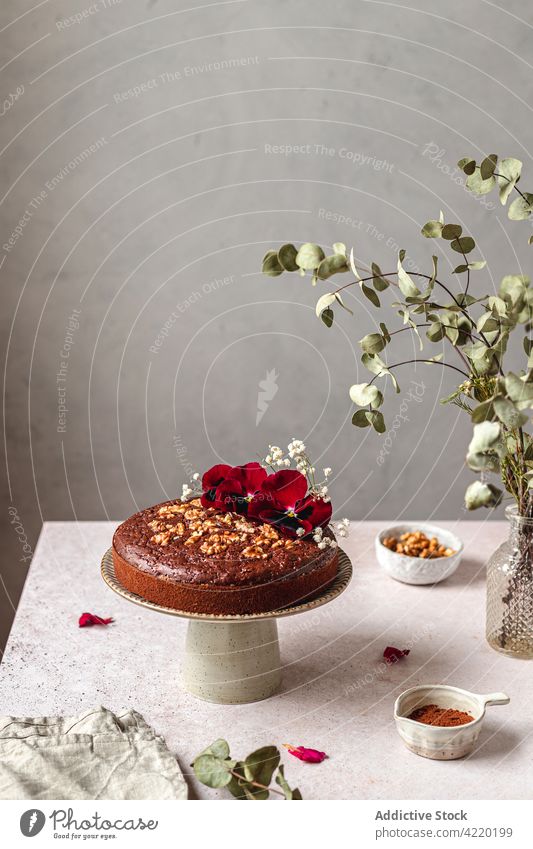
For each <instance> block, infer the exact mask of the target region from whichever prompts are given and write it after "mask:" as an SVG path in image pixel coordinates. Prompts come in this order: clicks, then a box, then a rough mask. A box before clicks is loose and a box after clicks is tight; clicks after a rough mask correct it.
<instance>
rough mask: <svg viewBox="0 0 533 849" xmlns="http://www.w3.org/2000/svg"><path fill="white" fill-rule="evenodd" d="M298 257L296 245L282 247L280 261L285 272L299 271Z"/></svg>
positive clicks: (279, 252) (279, 254) (279, 253)
mask: <svg viewBox="0 0 533 849" xmlns="http://www.w3.org/2000/svg"><path fill="white" fill-rule="evenodd" d="M297 255H298V251H297V250H296V248H295V247H294V245H291V244H286V245H282V246H281V248H280V249H279V251H278V260H279V263H280V265H282V266H283V268H284V269H285V271H298V263H297V262H296V257H297Z"/></svg>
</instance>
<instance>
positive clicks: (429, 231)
mask: <svg viewBox="0 0 533 849" xmlns="http://www.w3.org/2000/svg"><path fill="white" fill-rule="evenodd" d="M420 232H421V233H422V235H423V236H425V237H426V239H438V238H440V236H442V224H441V222H440V221H427V222H426V223H425V224H424V226H423V227H422V230H421V231H420Z"/></svg>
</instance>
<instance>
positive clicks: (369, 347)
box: [359, 333, 385, 354]
mask: <svg viewBox="0 0 533 849" xmlns="http://www.w3.org/2000/svg"><path fill="white" fill-rule="evenodd" d="M359 344H360V346H361V348H362V349H363V351H365V353H367V354H379V352H380V351H382V350H383V348H384V347H385V339H384V338H383V336H382V335H381V333H368V334H367V335H366V336H363V338H362V339H361V340H360V341H359Z"/></svg>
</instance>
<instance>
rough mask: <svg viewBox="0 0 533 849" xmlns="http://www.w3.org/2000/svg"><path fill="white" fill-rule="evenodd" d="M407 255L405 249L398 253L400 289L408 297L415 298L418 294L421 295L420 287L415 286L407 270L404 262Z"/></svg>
mask: <svg viewBox="0 0 533 849" xmlns="http://www.w3.org/2000/svg"><path fill="white" fill-rule="evenodd" d="M404 257H405V251H404V250H401V251H400V253H399V255H398V285H399V287H400V291H401V292H402V294H403V295H405V296H406V297H407V298H413V297H416V296H417V295H420V289H419V288H418V286H415V284H414V283H413V281H412V280H411V278H410V277H409V275H408V274H407V272H406V271H405V269H404V267H403V265H402V262H403V260H404Z"/></svg>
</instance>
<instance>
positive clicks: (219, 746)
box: [198, 739, 229, 760]
mask: <svg viewBox="0 0 533 849" xmlns="http://www.w3.org/2000/svg"><path fill="white" fill-rule="evenodd" d="M200 755H214V756H215V757H216V758H222V760H226V758H229V744H228V742H227V741H226V740H222V739H219V740H215V742H214V743H211V745H210V746H208V747H207V749H204V751H203V752H200ZM200 755H199V756H198V757H200Z"/></svg>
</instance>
